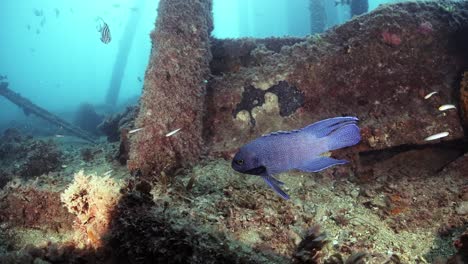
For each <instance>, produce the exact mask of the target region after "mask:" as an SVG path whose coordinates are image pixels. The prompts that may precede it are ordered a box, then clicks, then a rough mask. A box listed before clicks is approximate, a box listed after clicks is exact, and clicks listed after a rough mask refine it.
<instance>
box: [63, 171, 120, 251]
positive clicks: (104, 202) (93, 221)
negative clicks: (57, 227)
mask: <svg viewBox="0 0 468 264" xmlns="http://www.w3.org/2000/svg"><path fill="white" fill-rule="evenodd" d="M122 186H123V183H122V182H119V181H116V180H115V179H113V178H111V177H110V176H109V175H107V176H97V175H96V174H88V175H86V174H84V171H83V170H81V171H79V172H78V173H76V174H75V176H74V180H73V182H72V183H71V184H70V185H69V186H68V188H67V189H66V190H65V191H64V192H63V193H62V194H61V196H60V198H61V201H62V203H63V204H64V206H65V207H66V208H67V209H68V211H69V212H70V213H72V214H74V215H75V216H76V220H75V231H76V236H77V237H76V239H77V242H79V243H84V244H85V245H91V246H93V247H99V246H101V244H102V241H101V239H102V237H103V235H104V234H105V233H106V232H107V231H108V228H109V223H110V221H111V213H112V210H113V209H114V208H115V206H116V205H117V203H118V201H119V199H120V197H121V195H122V194H121V193H120V189H121V188H122Z"/></svg>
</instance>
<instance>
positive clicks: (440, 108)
mask: <svg viewBox="0 0 468 264" xmlns="http://www.w3.org/2000/svg"><path fill="white" fill-rule="evenodd" d="M450 109H457V107H456V106H454V105H453V104H444V105H441V106H439V111H446V110H450Z"/></svg>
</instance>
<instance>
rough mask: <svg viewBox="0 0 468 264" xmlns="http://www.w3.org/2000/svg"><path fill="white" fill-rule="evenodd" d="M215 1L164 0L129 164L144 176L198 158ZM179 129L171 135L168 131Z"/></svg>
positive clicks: (154, 35)
mask: <svg viewBox="0 0 468 264" xmlns="http://www.w3.org/2000/svg"><path fill="white" fill-rule="evenodd" d="M211 9H212V1H211V0H194V1H187V0H161V1H160V3H159V8H158V11H159V13H158V18H157V20H156V29H155V30H154V31H153V32H152V33H151V40H152V42H153V47H152V51H151V57H150V61H149V64H148V68H147V70H146V76H145V84H144V88H143V95H142V97H141V109H140V112H139V115H138V118H137V121H136V127H138V128H143V129H142V130H140V131H138V132H137V133H134V134H133V135H131V151H130V160H129V162H128V166H129V168H130V169H131V170H137V169H139V170H141V172H142V173H143V175H149V174H154V173H155V174H156V175H159V173H160V172H161V171H166V172H167V171H171V170H172V169H174V168H177V167H179V166H186V165H189V164H191V163H192V162H194V161H196V160H197V159H198V157H199V155H200V153H201V151H202V147H203V139H202V131H203V127H202V126H203V116H204V101H205V99H204V98H205V88H206V83H207V81H206V80H207V78H208V75H209V74H210V69H209V63H210V60H211V51H210V39H209V37H210V32H211V31H212V30H213V19H212V13H211ZM176 129H180V131H179V132H178V133H176V134H173V135H172V136H166V135H167V134H168V133H169V132H171V131H174V130H176Z"/></svg>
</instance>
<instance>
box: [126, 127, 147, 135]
mask: <svg viewBox="0 0 468 264" xmlns="http://www.w3.org/2000/svg"><path fill="white" fill-rule="evenodd" d="M143 128H144V127H140V128H135V129H132V130H130V131H128V134H133V133H136V132H138V131H140V130H143Z"/></svg>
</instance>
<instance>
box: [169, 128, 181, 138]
mask: <svg viewBox="0 0 468 264" xmlns="http://www.w3.org/2000/svg"><path fill="white" fill-rule="evenodd" d="M181 129H182V128H178V129H176V130H174V131H171V132H169V133H167V134H166V137H170V136H173V135H175V133H177V132H179V130H181Z"/></svg>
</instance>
